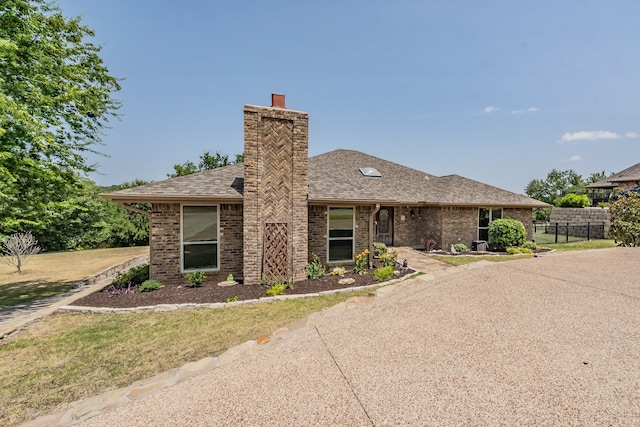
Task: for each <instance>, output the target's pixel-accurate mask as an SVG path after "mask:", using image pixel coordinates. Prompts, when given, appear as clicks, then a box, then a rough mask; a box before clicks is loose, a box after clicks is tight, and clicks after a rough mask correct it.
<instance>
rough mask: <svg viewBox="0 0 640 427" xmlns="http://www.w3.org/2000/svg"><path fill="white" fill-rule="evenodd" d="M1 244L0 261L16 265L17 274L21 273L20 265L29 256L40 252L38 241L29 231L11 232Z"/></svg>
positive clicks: (26, 260)
mask: <svg viewBox="0 0 640 427" xmlns="http://www.w3.org/2000/svg"><path fill="white" fill-rule="evenodd" d="M2 246H3V248H2V251H0V261H1V262H3V263H4V264H7V265H13V266H14V267H16V269H17V270H18V274H22V266H23V265H24V264H26V263H27V262H28V261H29V258H30V257H31V256H32V255H35V254H37V253H38V252H40V247H39V246H38V241H37V240H36V238H35V237H33V235H32V234H31V233H16V234H13V235H11V236H10V237H9V238H8V239H7V240H5V241H4V243H3V244H2Z"/></svg>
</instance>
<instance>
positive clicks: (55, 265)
mask: <svg viewBox="0 0 640 427" xmlns="http://www.w3.org/2000/svg"><path fill="white" fill-rule="evenodd" d="M148 253H149V247H148V246H142V247H133V248H110V249H94V250H86V251H75V252H51V253H42V254H37V255H34V256H32V257H31V258H30V259H29V260H28V262H27V263H26V264H25V265H24V266H23V268H22V274H18V272H17V270H16V269H15V267H13V266H9V265H6V264H0V308H2V307H12V306H14V305H19V304H24V303H26V302H30V301H36V300H39V299H42V298H46V297H50V296H53V295H57V294H60V293H64V292H66V291H68V290H69V289H70V288H71V287H72V286H74V284H75V283H76V282H78V281H80V280H82V279H84V278H87V277H89V276H92V275H94V274H96V273H100V272H101V271H104V270H106V269H107V268H109V267H111V266H113V265H115V264H118V263H120V262H122V261H125V260H127V259H129V258H132V257H135V256H139V255H144V254H148Z"/></svg>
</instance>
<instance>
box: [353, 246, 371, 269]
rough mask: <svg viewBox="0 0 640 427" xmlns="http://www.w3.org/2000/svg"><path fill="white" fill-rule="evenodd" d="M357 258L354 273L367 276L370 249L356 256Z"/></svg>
mask: <svg viewBox="0 0 640 427" xmlns="http://www.w3.org/2000/svg"><path fill="white" fill-rule="evenodd" d="M354 256H355V258H356V267H355V268H354V272H356V273H358V274H367V263H368V261H369V249H365V250H364V251H362V252H360V253H359V254H355V255H354Z"/></svg>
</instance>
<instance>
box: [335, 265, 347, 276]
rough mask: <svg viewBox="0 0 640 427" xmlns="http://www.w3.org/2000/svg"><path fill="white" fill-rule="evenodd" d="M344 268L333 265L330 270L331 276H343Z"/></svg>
mask: <svg viewBox="0 0 640 427" xmlns="http://www.w3.org/2000/svg"><path fill="white" fill-rule="evenodd" d="M345 271H346V270H345V268H344V267H334V268H333V270H331V275H332V276H344V273H345Z"/></svg>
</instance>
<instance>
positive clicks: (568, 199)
mask: <svg viewBox="0 0 640 427" xmlns="http://www.w3.org/2000/svg"><path fill="white" fill-rule="evenodd" d="M554 204H555V205H556V206H558V207H559V208H585V207H587V206H589V205H590V204H591V201H590V200H589V197H587V195H586V194H573V193H569V194H567V195H565V196H562V197H558V198H557V199H556V200H555V201H554Z"/></svg>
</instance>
